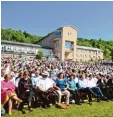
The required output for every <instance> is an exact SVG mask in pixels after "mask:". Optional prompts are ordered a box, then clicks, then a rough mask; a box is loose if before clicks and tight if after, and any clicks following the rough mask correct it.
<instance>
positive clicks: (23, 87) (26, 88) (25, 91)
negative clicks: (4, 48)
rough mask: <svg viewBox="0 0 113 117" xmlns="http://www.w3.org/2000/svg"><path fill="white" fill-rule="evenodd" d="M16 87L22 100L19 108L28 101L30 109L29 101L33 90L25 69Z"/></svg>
mask: <svg viewBox="0 0 113 117" xmlns="http://www.w3.org/2000/svg"><path fill="white" fill-rule="evenodd" d="M18 89H19V97H20V98H21V99H22V100H23V103H21V105H20V109H23V105H24V104H25V102H28V107H29V110H30V111H32V108H31V102H32V98H33V95H34V92H33V85H32V80H31V78H30V77H29V73H28V72H27V71H25V72H24V74H23V78H22V79H20V81H19V84H18ZM26 99H27V100H26Z"/></svg>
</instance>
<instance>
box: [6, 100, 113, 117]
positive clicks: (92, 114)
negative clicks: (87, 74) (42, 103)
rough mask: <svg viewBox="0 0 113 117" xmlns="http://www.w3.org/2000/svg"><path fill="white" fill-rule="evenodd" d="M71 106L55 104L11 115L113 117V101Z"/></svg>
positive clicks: (20, 116) (13, 116)
mask: <svg viewBox="0 0 113 117" xmlns="http://www.w3.org/2000/svg"><path fill="white" fill-rule="evenodd" d="M70 106H71V108H70V109H57V108H56V107H55V106H52V107H51V108H50V109H43V108H35V109H33V112H29V111H28V110H26V114H22V113H21V112H20V111H17V110H13V115H12V116H10V117H113V101H112V102H111V101H110V102H105V101H103V102H101V103H98V102H93V104H92V105H88V104H87V103H84V104H82V105H80V106H78V105H74V104H70ZM6 117H9V115H6Z"/></svg>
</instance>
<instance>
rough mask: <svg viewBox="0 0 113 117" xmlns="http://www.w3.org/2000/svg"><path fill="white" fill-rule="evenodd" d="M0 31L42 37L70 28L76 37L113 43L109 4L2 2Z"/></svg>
mask: <svg viewBox="0 0 113 117" xmlns="http://www.w3.org/2000/svg"><path fill="white" fill-rule="evenodd" d="M1 24H2V27H3V28H12V29H16V30H22V31H27V32H28V33H31V34H33V35H40V36H45V35H47V34H48V33H50V32H52V31H54V30H55V29H57V28H59V27H61V26H65V25H66V26H67V25H72V26H74V27H75V28H77V29H78V37H83V38H88V39H91V38H95V39H99V38H102V39H104V40H113V1H111V2H102V1H101V2H99V1H95V2H93V1H90V2H81V1H79V2H77V1H73V2H68V1H67V2H58V1H57V2H44V1H42V2H40V1H35V2H27V1H26V2H22V1H20V2H14V1H12V2H7V1H4V2H1Z"/></svg>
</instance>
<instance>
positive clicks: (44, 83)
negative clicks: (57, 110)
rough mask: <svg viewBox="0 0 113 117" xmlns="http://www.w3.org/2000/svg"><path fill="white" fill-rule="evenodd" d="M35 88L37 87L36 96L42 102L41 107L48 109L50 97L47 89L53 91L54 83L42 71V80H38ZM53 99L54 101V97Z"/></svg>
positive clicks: (50, 101) (45, 72)
mask: <svg viewBox="0 0 113 117" xmlns="http://www.w3.org/2000/svg"><path fill="white" fill-rule="evenodd" d="M36 86H37V95H38V97H39V98H40V99H41V100H42V101H43V107H44V108H47V107H50V104H51V103H52V100H50V98H51V97H50V94H49V92H48V90H49V89H51V90H53V87H54V81H53V80H52V79H50V78H49V73H48V72H47V71H44V72H43V73H42V78H40V79H39V80H38V82H37V84H36ZM51 92H52V91H51ZM52 96H53V95H52ZM53 98H54V99H55V98H56V95H54V96H53ZM55 100H56V99H55Z"/></svg>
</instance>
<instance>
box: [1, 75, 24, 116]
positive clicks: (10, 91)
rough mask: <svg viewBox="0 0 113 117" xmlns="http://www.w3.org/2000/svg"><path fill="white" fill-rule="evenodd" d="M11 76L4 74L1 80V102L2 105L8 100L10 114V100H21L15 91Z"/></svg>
mask: <svg viewBox="0 0 113 117" xmlns="http://www.w3.org/2000/svg"><path fill="white" fill-rule="evenodd" d="M10 79H11V76H10V75H7V74H6V75H5V77H4V80H3V81H1V104H2V107H3V106H4V105H5V104H6V103H7V102H8V114H9V115H11V114H12V100H15V101H17V102H19V103H21V102H22V100H21V99H19V98H18V97H17V95H16V93H15V86H14V84H13V83H12V82H11V81H10Z"/></svg>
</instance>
